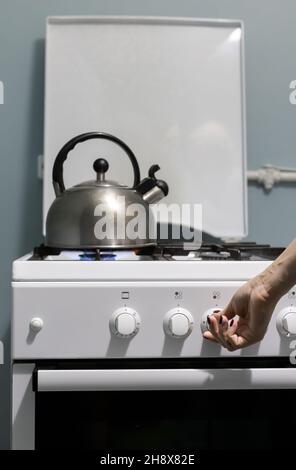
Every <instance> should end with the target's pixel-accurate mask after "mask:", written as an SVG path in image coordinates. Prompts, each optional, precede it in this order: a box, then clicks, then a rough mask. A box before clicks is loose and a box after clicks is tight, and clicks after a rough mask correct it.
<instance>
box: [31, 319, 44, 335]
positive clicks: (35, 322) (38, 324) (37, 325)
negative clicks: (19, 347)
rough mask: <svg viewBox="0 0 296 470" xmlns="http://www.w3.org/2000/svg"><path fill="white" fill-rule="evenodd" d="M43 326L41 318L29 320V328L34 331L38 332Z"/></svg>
mask: <svg viewBox="0 0 296 470" xmlns="http://www.w3.org/2000/svg"><path fill="white" fill-rule="evenodd" d="M42 328H43V320H42V318H38V317H35V318H32V320H31V321H30V329H31V330H32V331H34V333H38V332H39V331H40V330H42Z"/></svg>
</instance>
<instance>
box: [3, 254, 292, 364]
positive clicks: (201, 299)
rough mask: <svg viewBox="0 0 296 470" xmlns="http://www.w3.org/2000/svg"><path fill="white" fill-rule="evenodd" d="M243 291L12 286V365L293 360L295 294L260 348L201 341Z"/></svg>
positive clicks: (231, 286) (187, 286)
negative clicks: (137, 360)
mask: <svg viewBox="0 0 296 470" xmlns="http://www.w3.org/2000/svg"><path fill="white" fill-rule="evenodd" d="M145 262H146V261H145ZM154 264H155V265H156V263H154ZM168 264H169V265H171V264H170V263H168ZM246 264H247V263H246ZM110 265H111V263H106V266H110ZM118 266H120V263H118ZM197 267H198V265H197ZM169 268H170V266H168V269H169ZM241 285H242V282H241V281H223V282H222V281H221V282H219V283H218V282H211V281H203V282H199V281H196V282H189V281H188V282H187V281H186V282H185V281H184V282H178V283H174V282H171V281H170V282H169V281H161V282H159V281H153V282H152V281H151V282H150V281H149V282H148V281H147V282H138V281H133V282H132V281H130V282H125V283H124V284H122V283H120V282H117V281H116V282H107V281H106V282H105V281H104V282H65V283H61V284H59V283H57V282H39V283H36V282H35V281H34V282H26V283H25V282H15V285H14V287H13V295H14V299H13V301H14V309H13V322H12V328H13V358H14V359H21V360H22V359H26V360H27V359H30V358H33V359H34V360H35V359H40V360H42V359H55V358H56V359H59V360H60V359H64V358H65V359H67V358H69V359H71V358H81V359H87V360H88V359H101V358H146V359H147V358H158V357H163V358H172V357H182V358H188V357H208V358H210V357H212V358H214V357H239V356H244V357H254V356H261V357H268V356H275V357H279V356H281V357H286V358H287V361H288V358H289V357H290V355H291V351H292V353H294V349H295V339H296V296H292V294H291V293H288V294H287V295H285V296H283V297H282V298H281V299H280V301H279V302H278V304H277V305H276V308H275V311H274V314H273V315H272V318H271V320H270V323H269V325H268V329H267V332H266V335H265V336H264V338H263V340H262V341H260V342H259V343H256V344H255V345H252V346H250V347H249V348H245V349H242V350H236V351H228V350H227V349H226V348H223V347H222V346H221V345H220V344H217V343H214V342H212V341H208V340H207V339H205V338H203V335H202V333H203V332H204V331H206V330H207V329H208V323H207V317H208V315H211V314H215V313H218V312H220V311H221V309H223V308H224V307H225V306H226V305H227V304H228V303H229V301H230V299H231V298H232V296H233V294H234V293H235V292H236V290H237V289H238V287H240V286H241ZM294 291H295V292H296V287H295V288H294V290H293V292H294ZM32 312H34V313H33V314H32ZM287 364H288V362H287Z"/></svg>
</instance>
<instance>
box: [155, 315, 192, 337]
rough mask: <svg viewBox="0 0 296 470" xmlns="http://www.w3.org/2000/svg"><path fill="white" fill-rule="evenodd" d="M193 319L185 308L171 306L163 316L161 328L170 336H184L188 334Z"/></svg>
mask: <svg viewBox="0 0 296 470" xmlns="http://www.w3.org/2000/svg"><path fill="white" fill-rule="evenodd" d="M193 324H194V320H193V317H192V315H191V313H190V312H188V310H185V308H181V307H178V308H173V309H172V310H170V311H169V312H167V314H166V315H165V317H164V320H163V328H164V331H165V333H166V334H167V335H169V336H171V337H172V338H186V337H187V336H189V335H190V333H191V331H192V328H193Z"/></svg>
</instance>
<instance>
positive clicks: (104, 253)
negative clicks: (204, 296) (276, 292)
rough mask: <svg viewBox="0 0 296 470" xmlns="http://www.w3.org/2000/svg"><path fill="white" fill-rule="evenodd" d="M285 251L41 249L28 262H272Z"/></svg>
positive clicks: (243, 246)
mask: <svg viewBox="0 0 296 470" xmlns="http://www.w3.org/2000/svg"><path fill="white" fill-rule="evenodd" d="M283 250H284V248H281V247H271V246H270V245H266V244H256V243H253V242H244V243H204V244H202V245H201V247H200V248H198V249H189V250H188V249H187V250H185V249H184V246H183V244H171V243H168V244H158V245H156V246H152V247H147V248H138V249H134V250H112V249H110V250H106V249H104V250H95V249H91V250H89V249H86V250H62V249H57V248H51V247H47V246H44V245H40V246H39V247H36V248H35V249H34V252H33V255H32V256H31V257H30V258H29V260H30V261H82V262H83V261H236V260H237V261H272V260H273V259H275V258H276V257H277V256H279V255H280V253H281V252H282V251H283Z"/></svg>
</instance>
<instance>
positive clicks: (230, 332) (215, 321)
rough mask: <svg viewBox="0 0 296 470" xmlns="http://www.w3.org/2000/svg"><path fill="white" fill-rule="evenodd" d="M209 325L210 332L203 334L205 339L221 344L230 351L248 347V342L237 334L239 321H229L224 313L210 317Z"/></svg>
mask: <svg viewBox="0 0 296 470" xmlns="http://www.w3.org/2000/svg"><path fill="white" fill-rule="evenodd" d="M208 325H209V331H206V332H205V333H204V334H203V337H204V338H206V339H208V340H210V341H215V342H218V343H220V344H221V345H222V346H223V347H225V348H226V349H228V350H229V351H235V350H236V349H239V348H243V347H246V346H248V341H247V340H246V339H245V338H244V337H243V336H240V335H239V334H237V320H236V319H235V318H232V319H231V320H228V318H227V316H225V315H224V312H221V313H219V314H212V315H209V316H208Z"/></svg>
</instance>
